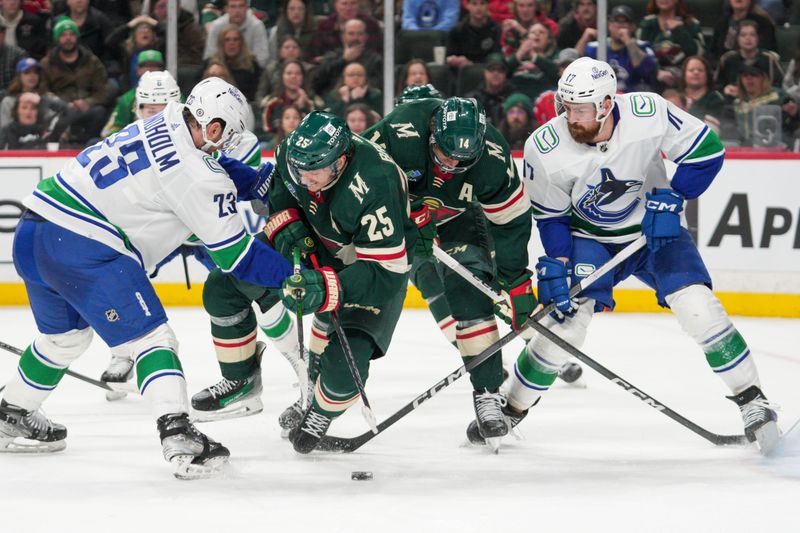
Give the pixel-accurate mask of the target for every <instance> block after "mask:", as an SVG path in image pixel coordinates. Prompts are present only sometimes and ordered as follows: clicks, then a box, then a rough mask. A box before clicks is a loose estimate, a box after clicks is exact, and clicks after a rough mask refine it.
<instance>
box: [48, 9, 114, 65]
mask: <svg viewBox="0 0 800 533" xmlns="http://www.w3.org/2000/svg"><path fill="white" fill-rule="evenodd" d="M55 14H56V15H66V16H67V17H69V18H70V19H71V20H72V21H73V22H74V23H75V24H76V25H77V26H78V30H79V39H78V43H79V44H80V45H81V46H84V47H86V48H88V49H89V50H91V52H92V53H93V54H94V55H96V56H97V57H98V58H100V60H101V61H102V62H103V65H105V67H106V75H107V76H108V78H112V79H114V80H118V79H119V77H120V75H121V74H122V70H121V67H120V61H119V59H120V58H119V55H118V50H117V49H116V48H114V49H111V48H109V47H107V46H106V38H107V37H108V34H109V33H111V30H112V29H113V28H114V25H113V24H112V22H111V20H110V19H109V18H108V16H106V14H105V13H103V12H102V11H100V10H99V9H97V8H96V7H92V6H90V5H89V0H67V10H66V12H65V13H55ZM56 21H58V19H56Z"/></svg>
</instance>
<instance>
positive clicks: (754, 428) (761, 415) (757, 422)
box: [727, 385, 781, 455]
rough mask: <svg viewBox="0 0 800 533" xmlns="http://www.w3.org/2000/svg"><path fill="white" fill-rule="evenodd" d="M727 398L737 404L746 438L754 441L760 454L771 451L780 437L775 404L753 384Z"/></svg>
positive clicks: (766, 453) (767, 453)
mask: <svg viewBox="0 0 800 533" xmlns="http://www.w3.org/2000/svg"><path fill="white" fill-rule="evenodd" d="M727 398H728V399H729V400H731V401H733V402H734V403H735V404H736V405H738V406H739V411H741V413H742V420H743V421H744V434H745V436H746V437H747V440H748V441H750V442H755V443H756V444H757V445H758V449H759V450H760V451H761V453H762V454H764V455H769V454H770V453H772V451H773V450H774V449H775V446H776V445H777V444H778V441H779V440H780V437H781V435H780V430H779V429H778V424H777V420H778V415H777V414H776V413H775V411H774V407H775V406H774V405H772V404H770V403H769V402H768V401H767V397H766V396H764V393H763V392H761V389H759V388H758V387H756V386H755V385H753V386H752V387H749V388H747V389H745V390H743V391H742V392H740V393H739V394H737V395H735V396H727Z"/></svg>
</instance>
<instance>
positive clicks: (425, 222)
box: [411, 200, 439, 259]
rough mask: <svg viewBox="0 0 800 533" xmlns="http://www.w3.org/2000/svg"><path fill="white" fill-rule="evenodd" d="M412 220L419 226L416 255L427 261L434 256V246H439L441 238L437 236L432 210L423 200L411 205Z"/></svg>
mask: <svg viewBox="0 0 800 533" xmlns="http://www.w3.org/2000/svg"><path fill="white" fill-rule="evenodd" d="M411 220H413V221H414V223H415V224H416V225H417V244H416V246H415V247H414V255H415V256H417V257H420V258H425V259H427V258H429V257H431V256H432V255H433V246H434V245H437V246H438V245H439V238H438V237H437V236H436V222H434V221H433V216H432V214H431V210H430V208H429V207H428V205H427V204H424V203H423V202H422V200H416V201H414V203H412V204H411Z"/></svg>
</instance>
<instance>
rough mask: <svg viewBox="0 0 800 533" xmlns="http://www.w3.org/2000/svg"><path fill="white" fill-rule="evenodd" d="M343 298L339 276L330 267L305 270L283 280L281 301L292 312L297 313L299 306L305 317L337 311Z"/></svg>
mask: <svg viewBox="0 0 800 533" xmlns="http://www.w3.org/2000/svg"><path fill="white" fill-rule="evenodd" d="M341 296H342V287H341V285H340V284H339V276H337V275H336V272H334V271H333V269H332V268H330V267H322V268H320V269H319V270H304V271H302V272H301V273H299V274H294V275H292V276H289V277H288V278H286V279H285V280H283V294H282V295H281V300H282V301H283V305H284V306H286V308H287V309H289V310H290V311H292V312H297V307H298V305H299V306H300V310H301V311H302V313H303V314H304V315H309V314H312V313H328V312H330V311H336V309H338V308H339V302H340V300H341Z"/></svg>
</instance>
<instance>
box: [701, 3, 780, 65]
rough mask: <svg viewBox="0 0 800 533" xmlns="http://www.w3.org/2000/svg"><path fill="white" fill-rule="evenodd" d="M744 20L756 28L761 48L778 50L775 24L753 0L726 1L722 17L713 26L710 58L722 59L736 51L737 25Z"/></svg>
mask: <svg viewBox="0 0 800 533" xmlns="http://www.w3.org/2000/svg"><path fill="white" fill-rule="evenodd" d="M744 20H752V21H753V22H755V23H756V25H757V26H758V41H759V42H760V43H761V48H763V49H765V50H773V51H775V50H777V49H778V39H777V37H776V36H775V23H774V22H773V21H772V18H771V17H770V16H769V14H768V13H767V12H766V11H764V10H763V9H762V8H761V7H760V6H759V5H758V4H757V3H756V2H755V1H754V0H726V2H725V10H724V13H723V16H722V17H721V18H720V20H719V22H718V23H717V25H716V26H714V36H713V37H712V38H711V55H712V57H715V58H716V57H722V55H723V54H724V53H725V52H728V51H729V50H735V49H736V41H737V39H736V37H737V34H738V31H739V24H741V22H742V21H744Z"/></svg>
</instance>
